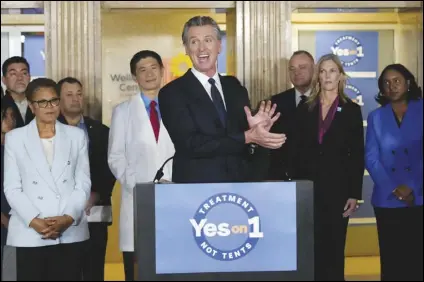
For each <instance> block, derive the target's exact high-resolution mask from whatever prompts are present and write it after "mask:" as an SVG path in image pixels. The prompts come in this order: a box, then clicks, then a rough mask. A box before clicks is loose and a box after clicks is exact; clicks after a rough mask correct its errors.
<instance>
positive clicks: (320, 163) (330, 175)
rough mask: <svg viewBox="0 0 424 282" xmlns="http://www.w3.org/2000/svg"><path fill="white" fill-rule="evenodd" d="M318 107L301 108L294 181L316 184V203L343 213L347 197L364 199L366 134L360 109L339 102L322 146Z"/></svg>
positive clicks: (294, 148)
mask: <svg viewBox="0 0 424 282" xmlns="http://www.w3.org/2000/svg"><path fill="white" fill-rule="evenodd" d="M318 118H320V117H319V108H318V106H315V107H314V108H313V109H312V110H309V104H304V105H303V106H301V107H299V111H298V115H297V120H296V131H295V136H294V139H295V140H294V143H293V146H292V147H291V153H290V156H291V157H290V161H291V163H292V165H291V167H292V168H294V170H293V171H292V172H291V174H292V175H293V176H294V178H295V179H308V180H312V181H314V194H315V200H316V201H315V202H316V203H319V204H322V206H323V207H325V208H330V207H331V206H333V207H335V208H337V210H339V211H340V213H342V212H343V211H342V210H343V205H344V204H345V203H346V200H347V199H348V198H355V199H358V200H359V199H362V180H363V176H364V133H363V130H364V129H363V120H362V114H361V109H360V107H359V106H358V105H357V104H355V103H353V102H351V101H347V102H346V103H343V102H342V101H341V100H340V102H339V106H338V109H337V111H336V113H335V116H334V119H333V121H332V123H331V126H330V128H329V129H328V131H327V133H326V134H325V135H324V138H323V142H322V144H319V142H318Z"/></svg>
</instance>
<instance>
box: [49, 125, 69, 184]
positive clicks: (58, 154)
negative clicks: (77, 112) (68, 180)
mask: <svg viewBox="0 0 424 282" xmlns="http://www.w3.org/2000/svg"><path fill="white" fill-rule="evenodd" d="M70 153H71V140H70V139H69V138H67V136H66V134H65V131H64V125H62V124H60V123H59V122H56V136H55V142H54V157H53V165H52V175H53V179H54V181H55V182H57V181H58V179H59V178H60V177H61V176H62V173H63V171H64V170H65V168H66V167H67V166H68V165H71V163H70V158H69V156H70Z"/></svg>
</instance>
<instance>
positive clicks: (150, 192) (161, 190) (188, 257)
mask: <svg viewBox="0 0 424 282" xmlns="http://www.w3.org/2000/svg"><path fill="white" fill-rule="evenodd" d="M134 232H135V234H134V236H135V237H134V240H135V242H134V243H135V255H136V261H135V267H134V268H135V280H136V281H183V280H184V281H194V280H196V281H284V280H290V281H307V280H309V281H311V280H313V279H314V251H313V249H314V238H313V234H314V230H313V185H312V182H310V181H297V182H255V183H250V182H249V183H208V184H172V183H171V184H154V183H145V184H138V185H136V187H135V190H134Z"/></svg>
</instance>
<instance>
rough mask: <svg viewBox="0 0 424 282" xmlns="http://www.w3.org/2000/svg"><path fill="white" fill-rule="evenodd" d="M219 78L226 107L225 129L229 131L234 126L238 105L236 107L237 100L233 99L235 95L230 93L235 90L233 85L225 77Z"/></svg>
mask: <svg viewBox="0 0 424 282" xmlns="http://www.w3.org/2000/svg"><path fill="white" fill-rule="evenodd" d="M219 79H220V81H221V85H222V92H223V94H224V100H225V105H226V108H227V129H228V130H229V131H231V128H233V126H236V125H235V124H234V122H236V121H237V120H238V114H239V112H240V107H238V104H237V102H238V101H237V100H236V99H235V98H236V96H237V95H231V93H234V92H235V91H233V85H231V84H229V83H228V80H227V79H225V77H222V76H219ZM243 114H244V112H243Z"/></svg>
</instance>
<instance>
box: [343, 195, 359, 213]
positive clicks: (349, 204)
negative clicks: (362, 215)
mask: <svg viewBox="0 0 424 282" xmlns="http://www.w3.org/2000/svg"><path fill="white" fill-rule="evenodd" d="M358 208H359V205H358V200H356V199H352V198H350V199H348V200H347V201H346V205H345V207H344V213H343V217H349V216H351V215H352V214H353V213H354V212H355V211H356V210H357V209H358Z"/></svg>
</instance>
